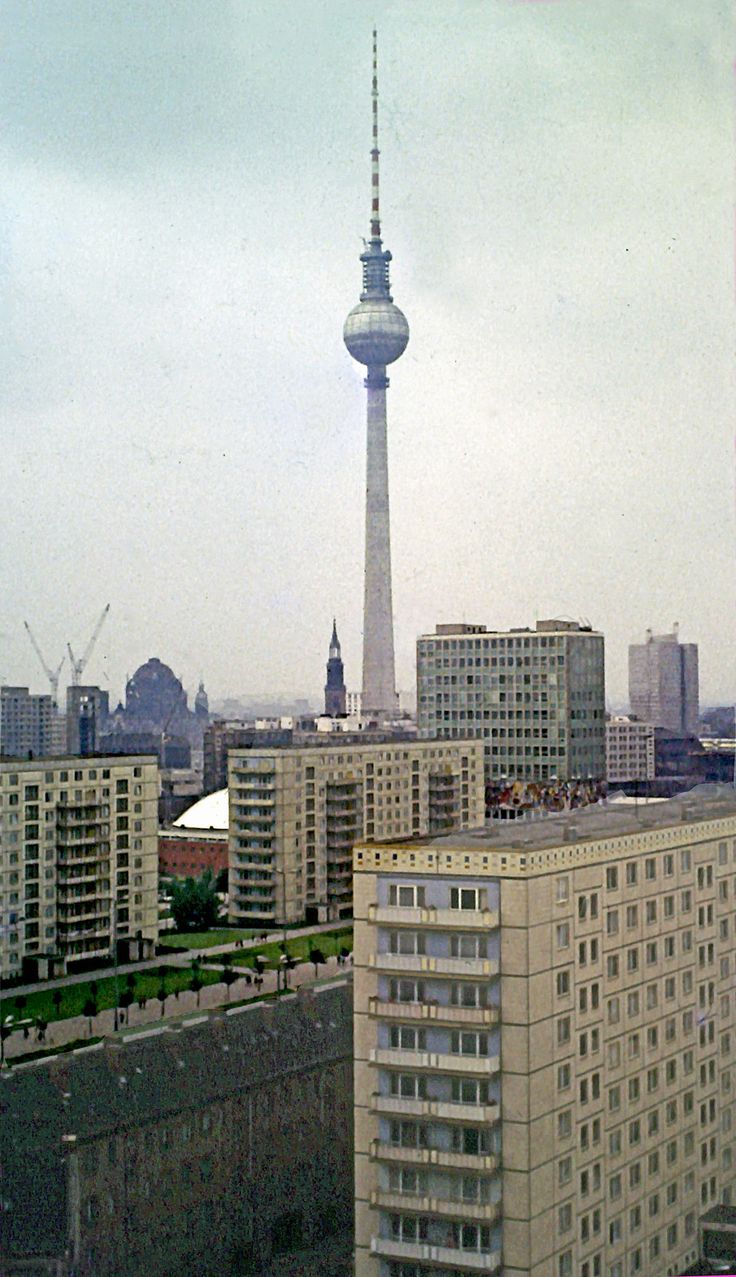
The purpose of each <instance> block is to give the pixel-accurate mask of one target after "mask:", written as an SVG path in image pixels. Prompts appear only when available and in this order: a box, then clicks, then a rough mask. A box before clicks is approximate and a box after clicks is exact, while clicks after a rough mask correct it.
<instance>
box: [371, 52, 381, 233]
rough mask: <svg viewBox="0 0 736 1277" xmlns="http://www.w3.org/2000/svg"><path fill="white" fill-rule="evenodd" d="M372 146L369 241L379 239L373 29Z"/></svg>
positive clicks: (375, 63)
mask: <svg viewBox="0 0 736 1277" xmlns="http://www.w3.org/2000/svg"><path fill="white" fill-rule="evenodd" d="M371 98H372V102H373V146H372V148H371V239H377V240H380V238H381V214H380V211H379V204H378V156H379V154H380V152H379V150H378V32H377V30H376V28H375V27H374V28H373V85H372V89H371Z"/></svg>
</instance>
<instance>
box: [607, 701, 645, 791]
mask: <svg viewBox="0 0 736 1277" xmlns="http://www.w3.org/2000/svg"><path fill="white" fill-rule="evenodd" d="M606 779H607V780H608V783H609V785H615V784H616V783H617V782H619V783H621V784H622V783H624V782H625V781H630V780H653V779H654V727H653V726H652V724H651V723H642V722H640V721H639V719H638V718H629V717H628V716H627V715H625V714H614V715H613V717H611V718H609V720H608V722H607V723H606Z"/></svg>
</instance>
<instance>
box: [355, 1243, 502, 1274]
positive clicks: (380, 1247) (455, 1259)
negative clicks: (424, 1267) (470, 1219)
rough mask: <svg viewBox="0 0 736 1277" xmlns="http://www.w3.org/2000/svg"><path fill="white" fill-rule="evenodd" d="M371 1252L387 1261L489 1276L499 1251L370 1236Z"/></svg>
mask: <svg viewBox="0 0 736 1277" xmlns="http://www.w3.org/2000/svg"><path fill="white" fill-rule="evenodd" d="M371 1251H372V1253H373V1254H374V1255H383V1256H385V1257H386V1258H387V1259H409V1260H411V1259H414V1260H419V1261H422V1262H423V1263H425V1264H426V1263H430V1264H432V1263H433V1264H442V1265H447V1266H448V1267H451V1268H453V1269H455V1268H464V1269H466V1270H467V1271H468V1272H474V1273H478V1272H483V1273H493V1272H496V1271H497V1270H498V1269H499V1268H500V1267H501V1252H500V1251H489V1252H485V1253H484V1252H483V1251H477V1250H459V1249H457V1248H456V1247H453V1246H431V1245H429V1243H427V1242H400V1241H396V1240H394V1238H389V1237H372V1238H371Z"/></svg>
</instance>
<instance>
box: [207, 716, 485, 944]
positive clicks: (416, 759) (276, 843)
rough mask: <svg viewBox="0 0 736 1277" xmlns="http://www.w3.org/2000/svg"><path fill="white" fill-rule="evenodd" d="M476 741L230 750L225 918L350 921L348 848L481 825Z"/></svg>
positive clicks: (480, 774) (260, 921) (331, 743)
mask: <svg viewBox="0 0 736 1277" xmlns="http://www.w3.org/2000/svg"><path fill="white" fill-rule="evenodd" d="M483 813H484V793H483V753H482V747H481V746H480V744H479V743H477V742H475V741H452V742H450V741H419V742H417V741H415V740H400V739H398V738H396V739H391V738H390V737H389V738H387V739H386V740H383V741H377V742H372V743H369V744H367V743H364V741H363V740H360V741H359V742H354V741H353V742H350V741H348V742H343V741H338V740H334V741H333V740H329V741H328V742H326V743H325V744H323V745H317V746H314V745H302V746H294V747H291V748H284V749H259V750H257V751H256V750H255V749H252V750H241V749H233V750H231V751H230V865H229V894H230V921H231V922H234V923H246V922H251V923H255V924H259V925H260V924H263V925H264V926H266V925H271V924H273V923H279V924H280V923H282V922H301V921H302V920H305V919H306V920H309V921H315V922H317V921H323V920H324V921H326V920H328V919H332V918H346V917H350V915H351V913H352V908H353V871H352V850H353V845H354V844H355V843H356V842H357V841H358V840H359V839H363V838H367V839H381V838H392V837H395V838H399V837H410V836H411V835H412V834H422V833H431V832H439V831H440V830H442V829H451V828H466V827H468V826H471V825H476V824H478V823H479V822H481V821H482V820H483Z"/></svg>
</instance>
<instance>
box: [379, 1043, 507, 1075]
mask: <svg viewBox="0 0 736 1277" xmlns="http://www.w3.org/2000/svg"><path fill="white" fill-rule="evenodd" d="M369 1060H370V1063H371V1064H377V1065H381V1066H385V1067H387V1068H404V1069H419V1070H424V1069H432V1070H433V1071H439V1072H441V1073H460V1074H467V1073H471V1074H473V1075H474V1076H480V1077H492V1076H493V1075H494V1074H495V1073H498V1072H499V1070H500V1065H499V1059H498V1056H497V1055H448V1054H445V1053H444V1052H438V1051H406V1050H401V1049H400V1048H399V1047H380V1046H379V1047H374V1048H373V1049H372V1050H371V1052H370V1056H369Z"/></svg>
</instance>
